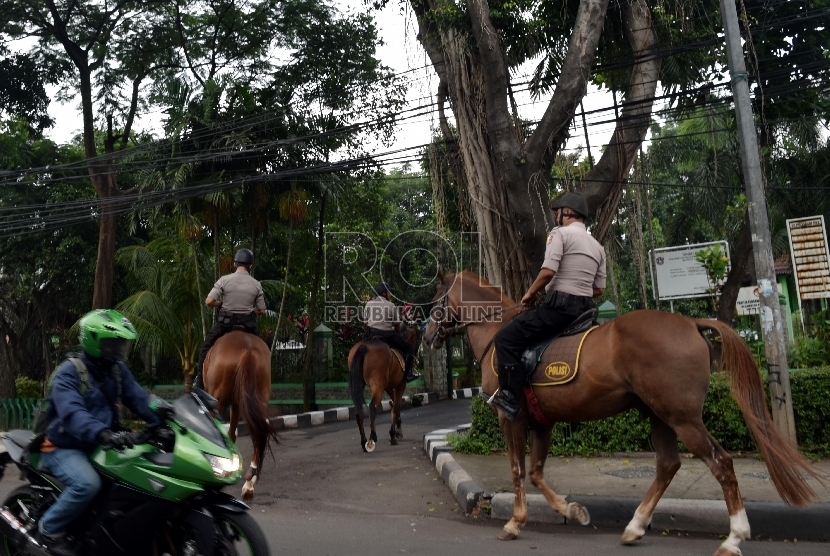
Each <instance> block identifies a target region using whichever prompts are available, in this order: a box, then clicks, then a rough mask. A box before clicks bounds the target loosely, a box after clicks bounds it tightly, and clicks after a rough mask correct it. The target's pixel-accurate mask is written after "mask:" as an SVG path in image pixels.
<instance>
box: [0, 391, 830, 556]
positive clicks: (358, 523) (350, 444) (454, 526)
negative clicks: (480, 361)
mask: <svg viewBox="0 0 830 556" xmlns="http://www.w3.org/2000/svg"><path fill="white" fill-rule="evenodd" d="M469 420H470V417H469V401H464V400H458V401H445V402H439V403H437V404H430V405H427V406H423V407H421V408H412V409H408V410H406V411H405V412H404V413H403V430H404V435H405V436H404V439H403V440H402V441H400V444H399V445H398V446H390V445H389V442H388V433H387V431H388V428H389V414H388V413H384V414H381V415H380V416H379V419H378V421H379V422H378V437H379V439H380V442H378V446H377V448H376V450H375V451H374V452H373V453H371V454H364V453H363V452H362V450H361V448H360V444H359V434H358V432H357V425H356V424H355V422H354V421H348V422H340V423H330V424H326V425H322V426H317V427H312V428H307V429H294V430H290V431H282V432H281V433H280V438H281V443H280V444H279V445H277V446H276V447H275V448H274V460H271V459H270V458H269V459H268V460H267V461H266V463H265V466H264V468H263V470H262V471H263V474H262V478H261V480H260V482H258V483H257V488H256V496H255V498H254V503H253V506H252V513H253V515H254V517H255V518H256V519H257V521H258V522H259V523H260V524H261V525H262V527H263V530H264V531H265V534H266V536H267V537H268V541H269V544H270V546H271V553H272V554H273V555H292V556H294V555H296V556H305V555H308V556H323V555H355V556H357V555H360V556H374V555H378V556H381V555H383V556H388V555H390V554H423V555H428V556H436V555H443V554H475V555H476V556H489V555H514V554H536V553H541V552H542V551H544V553H546V554H551V553H552V554H583V555H594V554H596V555H605V554H608V555H615V554H624V555H625V556H634V555H636V556H656V555H701V556H703V555H711V554H713V553H714V551H715V550H716V549H717V547H718V545H719V544H720V540H718V539H717V538H715V537H707V536H685V535H684V536H681V537H678V536H662V535H661V534H660V532H658V531H650V532H648V533H647V534H646V536H645V538H644V539H643V540H642V541H641V543H640V545H639V546H637V547H625V546H621V545H620V544H619V537H620V534H621V533H622V531H621V530H611V529H595V528H594V527H592V526H588V527H577V526H564V525H528V526H527V527H526V528H525V529H524V530H523V531H522V534H521V536H520V537H519V539H518V540H516V541H512V542H501V541H498V540H496V538H495V536H496V534H497V533H498V531H499V530H500V528H501V526H502V525H503V523H502V522H501V521H497V520H492V519H489V518H486V517H485V518H473V517H467V516H465V515H463V513H461V512H460V510H459V508H458V505H457V503H456V501H455V499H454V498H453V497H452V496H451V494H450V491H449V489H448V488H447V487H446V486H445V485H444V483H443V481H442V480H441V478H440V477H439V476H438V473H437V472H436V471H435V468H434V467H433V466H432V463H431V462H430V460H429V459H428V458H427V457H426V455H425V454H424V451H423V448H422V436H423V434H424V433H426V432H430V431H433V430H436V429H439V428H445V427H450V426H455V425H459V424H463V423H467V422H469ZM239 445H240V449H241V451H242V454H243V456H245V457H246V458H247V457H249V455H250V443H249V442H248V440H247V438H241V439H240V442H239ZM505 473H508V470H507V469H505ZM17 484H19V483H18V481H17V475H16V473H15V472H14V471H13V470H11V469H9V473H7V476H6V477H5V478H4V479H3V481H2V482H0V496H3V495H5V493H6V492H8V490H10V489H11V488H14V487H15V486H16V485H17ZM239 486H240V488H241V485H239ZM235 494H238V492H235ZM741 548H742V549H743V552H744V554H745V556H773V555H775V556H779V555H784V556H789V555H793V556H795V555H805V556H812V555H819V554H821V555H825V556H826V555H827V554H828V553H830V547H828V545H826V544H821V543H804V542H798V543H794V542H792V541H791V542H786V543H785V542H769V541H751V542H746V543H743V544H742V547H741ZM536 551H539V552H536Z"/></svg>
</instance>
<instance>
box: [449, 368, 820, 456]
mask: <svg viewBox="0 0 830 556" xmlns="http://www.w3.org/2000/svg"><path fill="white" fill-rule="evenodd" d="M790 383H791V388H792V399H793V411H794V413H795V424H796V433H797V435H798V441H799V445H800V448H801V450H802V451H804V452H806V453H808V454H812V455H815V456H823V457H826V456H828V455H830V368H827V367H825V368H822V369H817V370H810V371H798V372H794V373H793V374H792V375H791V380H790ZM471 411H472V427H471V429H470V431H469V432H468V433H466V434H463V435H452V436H451V437H450V438H449V441H450V444H452V445H453V446H454V447H455V449H456V450H458V451H459V452H461V453H467V454H489V453H490V452H494V451H496V452H498V451H504V450H506V445H505V442H504V436H503V435H502V434H501V431H500V430H499V426H498V418H497V417H496V414H495V412H494V411H492V410H491V409H490V408H489V407H488V406H487V404H486V403H485V401H484V399H483V398H482V397H478V398H475V399H473V403H472V407H471ZM703 422H704V423H706V428H707V429H708V430H709V432H710V433H711V434H712V436H713V437H715V439H716V440H717V441H718V442H719V443H720V445H721V446H723V447H724V448H725V449H726V450H727V451H730V452H751V451H755V449H756V448H755V442H754V441H753V439H752V436H751V435H750V432H749V428H748V427H747V425H746V422H745V421H744V419H743V416H742V415H741V412H740V410H739V409H738V406H737V404H736V403H735V401H734V400H733V399H732V396H731V394H730V392H729V385H728V384H727V381H726V377H725V376H723V375H721V374H718V375H715V376H714V377H713V378H712V381H711V382H710V384H709V393H708V395H707V398H706V403H705V404H704V406H703ZM650 430H651V426H650V424H649V422H648V420H647V419H643V418H641V416H640V415H639V414H638V413H637V411H634V410H631V411H627V412H625V413H621V414H619V415H616V416H614V417H611V418H608V419H603V420H601V421H590V422H586V423H557V424H556V425H555V426H554V429H553V438H552V441H551V445H550V448H549V450H548V453H549V454H551V455H556V456H560V455H567V456H572V455H578V456H595V455H599V454H602V453H613V452H640V451H650V450H652V449H653V448H652V447H651V445H650V443H649V435H650ZM680 448H681V450H683V449H684V448H683V445H682V443H681V444H680Z"/></svg>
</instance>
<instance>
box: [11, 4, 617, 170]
mask: <svg viewBox="0 0 830 556" xmlns="http://www.w3.org/2000/svg"><path fill="white" fill-rule="evenodd" d="M334 4H335V5H336V6H337V7H338V9H340V10H341V11H343V12H349V11H351V12H354V11H357V10H363V9H364V7H363V5H364V0H337V1H336V2H334ZM374 15H375V21H376V24H377V27H378V34H379V37H380V38H381V39H382V41H383V43H384V44H383V45H381V46H380V47H379V48H378V57H379V58H380V59H381V61H382V62H383V63H384V64H386V65H387V66H389V67H390V68H392V69H393V70H394V71H395V72H396V73H402V72H408V73H406V76H407V78H408V81H409V88H408V92H407V106H406V108H416V107H418V106H421V105H428V104H430V103H432V102H433V101H434V95H435V92H436V90H437V87H438V78H437V76H436V75H435V72H434V71H433V70H432V68H431V67H430V66H429V59H428V57H427V56H426V53H425V52H424V50H423V48H422V47H421V45H420V43H419V42H418V40H417V38H416V36H417V23H416V22H415V18H414V15H413V14H412V9H411V7H410V6H409V3H408V2H397V1H394V0H390V1H389V2H387V5H386V7H385V8H384V9H383V10H381V11H379V12H375V13H374ZM19 46H22V45H19ZM534 65H535V62H532V63H530V64H528V65H527V66H526V67H523V68H520V69H518V70H517V71H516V72H515V73H514V75H513V76H512V79H513V81H525V80H526V79H527V77H526V75H527V74H528V73H529V72H530V69H531V68H532V67H533V66H534ZM56 90H57V89H56V88H52V89H51V90H50V91H49V92H50V93H51V94H54V93H55V92H56ZM549 100H550V97H549V96H547V97H544V98H542V99H539V100H538V101H533V100H532V99H531V98H530V96H529V95H528V94H527V93H526V92H517V94H516V102H517V104H518V105H519V115H520V116H521V117H522V118H526V119H532V120H538V119H539V118H540V117H541V116H542V114H543V113H544V110H545V108H546V106H547V102H548V101H549ZM583 105H584V107H585V110H586V112H590V111H592V110H597V109H601V108H609V107H610V106H612V100H611V96H610V94H608V93H605V92H600V91H597V90H596V89H590V88H589V91H588V94H587V95H586V97H585V98H584V100H583ZM49 114H50V115H51V116H52V117H53V118H54V119H55V121H56V125H55V126H54V127H53V128H51V129H50V130H49V131H47V135H48V136H49V137H50V138H51V139H53V140H54V141H57V142H59V143H61V142H68V141H70V140H71V139H72V138H73V137H74V136H75V135H77V134H78V133H80V131H81V125H82V124H81V117H80V111H79V107H78V102H77V101H76V100H73V101H71V102H69V103H60V102H58V101H57V100H55V101H53V102H52V103H51V104H50V106H49ZM612 114H613V112H603V113H598V114H588V116H587V121H588V132H589V141H590V143H591V151H592V154H593V156H594V159H595V160H596V159H598V158H599V153H600V148H601V147H602V146H603V145H605V144H606V143H607V142H608V140H609V139H610V138H611V134H612V133H613V130H614V126H613V124H603V125H596V124H592V122H598V121H602V120H609V119H612ZM575 124H576V125H577V127H576V128H572V130H571V139H570V140H569V141H568V143H567V144H566V145H565V149H566V151H568V150H571V149H576V148H579V147H580V146H582V147H584V144H585V139H584V131H583V128H582V120H581V117H580V116H579V114H577V117H576V118H575ZM138 127H139V129H141V130H142V131H151V132H152V131H156V132H160V127H161V114H160V113H159V112H155V113H148V114H142V115H141V117H140V119H139V121H138ZM437 127H438V121H437V114H436V113H435V112H434V111H433V112H431V114H429V115H425V116H422V117H419V118H414V119H410V120H405V121H403V122H401V123H400V124H399V125H398V129H397V131H396V134H395V140H394V142H392V143H390V144H386V145H377V146H376V148H377V151H378V152H384V151H392V150H398V149H405V148H407V147H414V146H417V145H423V144H426V143H428V142H429V141H430V138H431V137H432V130H433V129H435V128H437ZM584 154H585V153H584V151H583V155H584Z"/></svg>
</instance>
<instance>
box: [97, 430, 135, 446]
mask: <svg viewBox="0 0 830 556" xmlns="http://www.w3.org/2000/svg"><path fill="white" fill-rule="evenodd" d="M95 440H97V441H98V444H100V445H101V446H103V447H104V448H115V449H116V450H122V449H124V448H132V447H133V446H135V442H134V441H133V438H132V436H131V433H129V432H126V431H121V432H112V431H111V430H109V429H104V430H102V431H101V432H99V433H98V436H96V437H95Z"/></svg>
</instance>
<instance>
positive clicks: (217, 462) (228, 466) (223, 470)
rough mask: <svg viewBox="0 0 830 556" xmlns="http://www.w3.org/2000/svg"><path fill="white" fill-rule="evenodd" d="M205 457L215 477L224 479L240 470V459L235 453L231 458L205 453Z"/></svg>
mask: <svg viewBox="0 0 830 556" xmlns="http://www.w3.org/2000/svg"><path fill="white" fill-rule="evenodd" d="M205 457H206V458H207V460H208V463H210V467H211V469H213V474H214V475H216V476H217V477H220V478H223V479H224V478H225V477H229V476H230V475H233V474H234V473H238V472H240V471H242V460H241V459H240V458H239V456H238V455H236V454H234V455H233V458H223V457H220V456H214V455H213V454H205Z"/></svg>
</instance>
